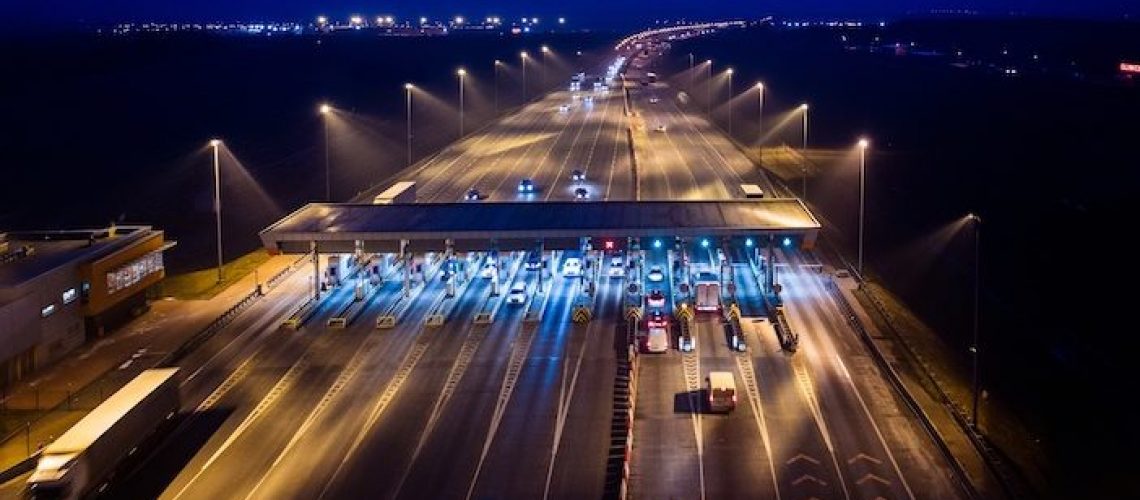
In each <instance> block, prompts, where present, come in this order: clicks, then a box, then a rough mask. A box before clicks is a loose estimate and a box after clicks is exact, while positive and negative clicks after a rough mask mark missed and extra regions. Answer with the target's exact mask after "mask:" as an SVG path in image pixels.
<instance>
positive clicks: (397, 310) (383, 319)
mask: <svg viewBox="0 0 1140 500" xmlns="http://www.w3.org/2000/svg"><path fill="white" fill-rule="evenodd" d="M439 269H440V265H439V263H438V262H437V263H435V265H434V266H432V268H431V269H428V271H427V272H426V273H424V280H423V283H420V284H419V286H414V287H412V288H413V289H412V292H411V293H410V294H409V295H407V296H404V295H403V294H400V297H399V298H397V299H396V301H395V302H393V303H392V304H391V305H389V306H388V307H387V308H386V309H385V310H384V313H382V314H381V315H380V317H378V318H376V328H380V329H389V328H395V327H396V325H397V324H398V323H399V322H400V320H401V319H403V317H404V314H406V313H407V312H408V309H410V308H411V306H412V303H413V302H415V301H416V299H417V298H419V296H420V294H422V293H423V292H424V290H426V289H427V287H428V283H431V280H432V278H434V277H435V274H436V272H438V271H439Z"/></svg>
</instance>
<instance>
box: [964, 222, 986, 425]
mask: <svg viewBox="0 0 1140 500" xmlns="http://www.w3.org/2000/svg"><path fill="white" fill-rule="evenodd" d="M966 218H967V219H969V220H970V222H972V223H973V225H974V342H973V344H972V345H971V346H970V354H972V355H973V358H974V384H973V385H974V404H973V406H972V408H971V411H970V414H971V415H970V425H972V426H973V427H974V430H975V431H976V430H978V393H979V392H980V390H981V385H980V381H979V379H978V363H979V360H978V358H979V356H980V354H981V353H980V352H979V351H980V348H979V345H978V314H979V312H978V308H979V306H980V302H979V300H980V292H981V282H982V280H981V271H980V269H981V267H982V253H981V248H982V218H981V217H978V215H977V214H973V213H972V214H969V215H967V216H966Z"/></svg>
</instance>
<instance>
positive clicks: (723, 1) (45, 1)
mask: <svg viewBox="0 0 1140 500" xmlns="http://www.w3.org/2000/svg"><path fill="white" fill-rule="evenodd" d="M1138 4H1140V2H1136V1H1135V0H1080V1H1077V0H973V1H969V0H967V1H963V0H949V1H947V0H771V1H762V0H715V1H712V2H699V1H693V0H628V1H624V2H623V1H620V0H619V1H614V0H575V1H573V2H565V1H562V2H555V1H542V0H466V1H460V0H385V1H379V2H376V1H362V0H324V1H314V0H179V1H172V0H0V24H3V25H7V26H12V25H14V24H15V25H21V24H22V25H25V26H26V25H29V24H37V25H39V24H43V23H45V22H51V23H53V24H56V25H67V24H77V23H106V22H114V21H121V20H163V21H209V20H283V21H284V20H289V21H292V20H309V19H312V18H313V17H314V16H316V15H317V14H326V15H328V16H331V17H335V18H343V17H347V16H348V15H349V14H352V13H360V14H363V15H365V16H369V17H370V16H372V15H377V14H392V15H395V16H397V17H399V18H418V17H419V16H421V15H423V16H429V17H432V18H444V17H451V16H455V15H464V16H467V17H469V18H482V17H484V16H488V15H500V16H503V17H505V18H508V19H517V18H518V17H520V16H523V15H526V16H538V17H540V18H542V19H544V20H551V21H552V20H554V19H555V18H556V17H558V16H566V17H567V18H568V19H569V21H570V24H571V25H573V26H577V27H594V28H628V27H632V26H637V25H642V24H644V23H645V22H646V21H650V20H653V19H659V18H666V17H669V18H676V17H686V16H687V17H694V18H704V19H708V18H724V17H745V18H753V17H759V16H761V15H765V14H776V15H782V16H832V15H834V16H851V17H866V16H882V17H888V18H889V17H897V16H900V15H905V14H908V13H921V12H925V11H929V10H931V9H971V10H979V11H982V12H984V13H988V14H1005V13H1011V12H1013V13H1025V14H1030V15H1047V16H1077V17H1117V18H1119V17H1121V16H1123V15H1126V14H1129V13H1131V14H1136V13H1137V12H1138V11H1140V7H1138Z"/></svg>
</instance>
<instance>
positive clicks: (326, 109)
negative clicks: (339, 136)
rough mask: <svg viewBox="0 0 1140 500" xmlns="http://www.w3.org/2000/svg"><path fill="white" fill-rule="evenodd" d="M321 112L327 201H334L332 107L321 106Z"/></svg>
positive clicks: (326, 104)
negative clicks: (331, 161) (331, 148)
mask: <svg viewBox="0 0 1140 500" xmlns="http://www.w3.org/2000/svg"><path fill="white" fill-rule="evenodd" d="M320 111H321V117H322V118H324V121H325V201H332V170H331V169H330V168H329V147H330V146H329V113H331V112H332V106H329V105H328V103H325V104H321V108H320Z"/></svg>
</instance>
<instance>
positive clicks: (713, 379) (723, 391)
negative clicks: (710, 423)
mask: <svg viewBox="0 0 1140 500" xmlns="http://www.w3.org/2000/svg"><path fill="white" fill-rule="evenodd" d="M705 381H706V382H707V383H708V391H709V411H711V412H717V413H728V412H730V411H732V410H734V409H736V379H734V378H733V377H732V372H709V376H708V378H706V379H705Z"/></svg>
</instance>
